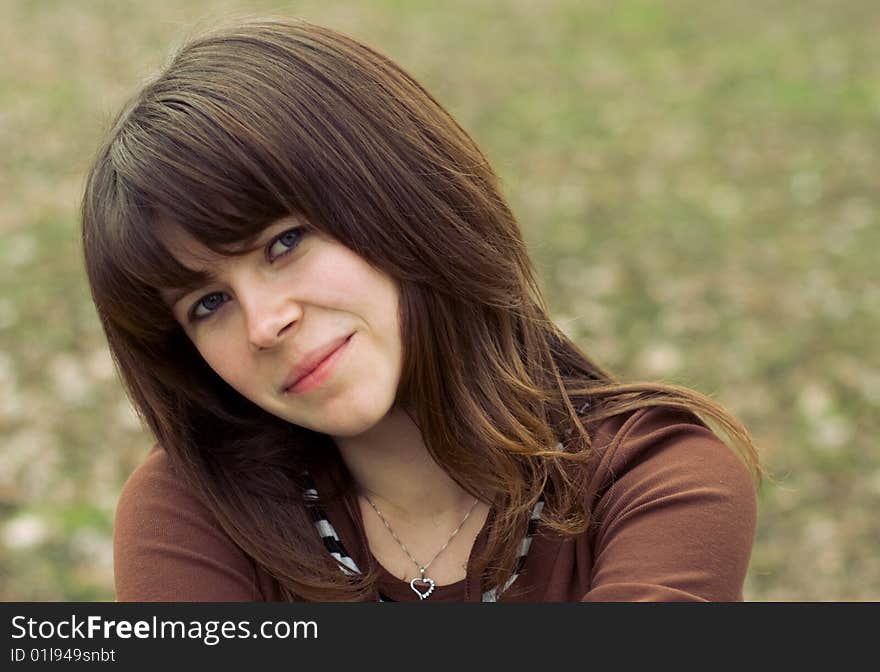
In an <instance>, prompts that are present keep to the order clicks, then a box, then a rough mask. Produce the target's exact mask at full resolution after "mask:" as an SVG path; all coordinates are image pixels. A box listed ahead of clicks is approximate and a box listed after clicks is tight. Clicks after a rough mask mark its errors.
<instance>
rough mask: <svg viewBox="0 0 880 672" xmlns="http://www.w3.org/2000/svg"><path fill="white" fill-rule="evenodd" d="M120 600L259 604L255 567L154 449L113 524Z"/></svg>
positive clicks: (123, 497)
mask: <svg viewBox="0 0 880 672" xmlns="http://www.w3.org/2000/svg"><path fill="white" fill-rule="evenodd" d="M113 556H114V574H115V579H116V597H117V600H120V601H169V602H170V601H186V602H190V601H192V602H196V601H249V600H254V599H257V589H256V580H255V567H254V564H253V562H252V561H251V560H250V558H249V557H248V556H247V555H245V553H244V552H243V551H242V550H241V549H240V548H239V547H238V546H237V545H236V544H235V543H234V542H233V541H232V540H231V539H230V538H229V536H228V535H226V534H225V533H224V532H223V530H222V528H221V526H220V524H219V523H218V521H217V519H216V517H215V516H214V515H213V514H212V513H211V511H210V510H209V509H208V508H207V507H206V506H205V505H204V504H203V503H202V502H201V501H200V500H199V498H198V497H197V496H196V495H195V493H194V492H192V490H191V489H189V488H188V487H187V486H186V484H185V482H184V481H183V480H182V479H181V478H180V477H179V476H178V474H177V473H176V472H175V470H174V468H173V466H172V464H171V460H170V459H169V457H168V455H167V454H166V453H165V451H164V450H162V449H161V448H159V447H154V448H153V450H152V451H151V452H150V453H149V455H148V456H147V457H146V458H145V459H144V461H143V462H142V463H141V464H140V465H139V466H138V467H137V468H136V469H135V471H134V472H132V474H131V476H129V478H128V480H127V481H126V483H125V485H124V486H123V488H122V492H121V493H120V496H119V500H118V502H117V505H116V516H115V520H114V524H113Z"/></svg>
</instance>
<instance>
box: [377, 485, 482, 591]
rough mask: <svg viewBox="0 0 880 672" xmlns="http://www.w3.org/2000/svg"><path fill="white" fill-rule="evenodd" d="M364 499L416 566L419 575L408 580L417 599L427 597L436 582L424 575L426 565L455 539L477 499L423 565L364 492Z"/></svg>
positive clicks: (428, 565) (474, 506) (429, 564)
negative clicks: (439, 547)
mask: <svg viewBox="0 0 880 672" xmlns="http://www.w3.org/2000/svg"><path fill="white" fill-rule="evenodd" d="M364 499H366V500H367V503H368V504H369V505H370V506H371V507H373V511H375V512H376V515H377V516H379V518H380V519H381V521H382V522H383V523H384V524H385V529H387V530H388V532H389V534H391V536H392V537H393V538H394V541H396V542H397V545H398V546H400V547H401V548H402V549H403V552H404V553H406V555H407V557H409V559H410V560H412V562H413V564H414V565H415V566H416V567H417V568H418V570H419V576H417V577H415V578H414V579H412V581H410V582H409V586H410V588H412V589H413V591H414V592H415V593H416V595H418V596H419V599H421V600H426V599H428V597H429V596H430V595H431V593H433V592H434V587H435V585H436V584H435V583H434V580H433V579H431V578H429V577H427V576H425V571H426V570H427V569H428V567H430V566H431V563H432V562H434V560H436V559H437V557H438V556H439V555H440V554H441V553H442V552H443V551H445V550H446V548H447V547H448V546H449V544H451V543H452V540H453V539H455V535H456V534H458V531H459V530H460V529H461V528H462V526H463V525H464V524H465V522H466V521H467V519H468V518H470V515H471V513H472V512H473V510H474V509H475V508H476V506H477V503H478V502H479V500H478V499H474V503H473V504H471V508H469V509H468V512H467V513H466V514H464V518H462V519H461V522H460V523H459V524H458V527H456V528H455V531H454V532H453V533H452V534H451V535H450V537H449V539H447V540H446V543H445V544H443V547H442V548H441V549H440V550H439V551H437V552H436V553H435V554H434V557H433V558H431V559H430V560H428V562H426V563H425V564H424V565H422V564H420V563H419V561H418V560H416V559H415V558H414V557H413V555H412V553H410V552H409V549H408V548H407V547H406V545H405V544H404V543H403V542H402V541H401V540H400V539H399V538H398V536H397V535H396V534H394V530H393V529H391V524H390V523H389V522H388V520H387V519H386V518H385V516H383V515H382V512H381V511H379V508H378V507H377V506H376V505H375V504H373V500H372V499H370V498H369V497H368V496H367V495H366V494H364ZM416 584H419V585H418V586H417V585H416Z"/></svg>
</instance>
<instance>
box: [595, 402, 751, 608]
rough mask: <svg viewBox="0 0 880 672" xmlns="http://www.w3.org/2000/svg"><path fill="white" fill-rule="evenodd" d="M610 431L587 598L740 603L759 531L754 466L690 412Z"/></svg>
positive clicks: (640, 415)
mask: <svg viewBox="0 0 880 672" xmlns="http://www.w3.org/2000/svg"><path fill="white" fill-rule="evenodd" d="M602 425H603V426H602V427H600V428H599V430H598V431H596V432H595V433H594V449H595V458H594V459H595V471H594V472H592V480H591V483H590V486H589V493H588V502H587V504H588V507H589V508H590V510H591V513H592V525H591V532H590V536H591V538H592V540H593V542H592V543H593V548H594V553H595V557H596V565H595V567H594V576H593V588H592V590H591V591H590V593H589V594H588V595H587V597H586V598H585V599H593V600H626V601H628V600H639V599H648V600H680V599H686V600H689V599H699V600H713V601H737V600H741V599H742V587H743V581H744V579H745V575H746V571H747V567H748V563H749V558H750V554H751V548H752V544H753V542H754V535H755V528H756V522H757V498H756V492H755V484H754V481H753V478H752V474H751V471H750V470H749V468H748V467H747V466H746V464H745V462H744V461H743V460H742V459H741V458H740V456H739V455H738V454H737V453H735V452H734V451H733V450H732V449H731V448H729V447H728V446H727V445H726V444H725V443H724V442H723V441H721V439H719V438H718V437H717V436H716V435H715V434H714V433H713V432H712V431H711V430H710V429H709V428H708V427H707V426H706V425H705V424H703V423H702V422H701V421H700V419H699V418H697V416H695V415H694V414H692V413H689V412H687V411H682V410H678V409H675V408H671V407H652V408H649V409H641V410H638V411H635V412H632V413H630V414H626V415H625V417H616V418H610V419H608V420H606V421H605V422H603V423H602Z"/></svg>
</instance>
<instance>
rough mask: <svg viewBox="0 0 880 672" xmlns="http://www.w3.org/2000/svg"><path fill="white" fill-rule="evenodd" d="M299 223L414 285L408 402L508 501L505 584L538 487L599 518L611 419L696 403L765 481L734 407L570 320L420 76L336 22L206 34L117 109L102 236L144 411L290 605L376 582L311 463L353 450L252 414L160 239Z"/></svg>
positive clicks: (498, 559)
mask: <svg viewBox="0 0 880 672" xmlns="http://www.w3.org/2000/svg"><path fill="white" fill-rule="evenodd" d="M293 213H295V214H298V215H301V216H302V218H303V219H304V220H305V221H306V222H308V224H309V225H310V226H313V227H315V229H317V230H320V231H321V232H323V233H325V234H328V235H330V236H332V237H333V238H334V239H336V240H338V241H339V242H341V243H342V244H344V245H346V246H347V247H349V248H350V249H352V250H353V251H355V252H356V253H357V254H358V255H360V256H361V257H362V258H363V259H365V260H366V261H367V262H369V263H371V264H372V265H374V266H375V267H377V268H378V269H380V270H382V271H384V272H386V273H387V274H388V275H390V276H391V277H392V278H394V279H395V280H396V282H397V283H398V285H399V288H400V310H401V316H400V317H401V331H402V333H401V338H402V342H403V346H404V362H403V375H402V380H401V385H400V389H399V392H398V398H399V401H400V403H401V404H402V405H403V406H404V407H405V408H407V409H408V410H409V412H411V414H412V416H413V419H414V420H415V422H416V423H417V425H418V426H419V428H420V430H421V432H422V434H423V436H424V440H425V443H426V445H427V447H428V450H429V451H430V452H431V454H432V455H433V457H434V459H435V460H436V461H437V462H438V463H439V464H440V465H441V466H442V467H443V468H444V469H445V470H446V471H447V472H448V473H449V474H450V476H451V477H452V478H454V479H455V480H456V482H458V483H459V484H460V485H461V486H462V487H463V488H465V489H466V490H467V491H469V492H471V493H472V494H474V495H475V496H478V497H480V498H481V499H483V500H484V501H487V502H489V503H491V504H492V505H493V507H494V511H495V518H494V524H493V527H492V532H491V534H490V539H489V543H488V545H487V548H486V552H485V553H484V554H483V556H482V565H481V566H482V568H483V573H484V577H485V581H486V582H487V584H488V585H490V586H498V585H503V584H504V582H505V580H506V579H507V577H509V576H510V575H511V573H512V572H513V569H514V564H515V559H516V553H517V550H518V549H517V546H518V544H517V543H516V541H517V540H518V539H519V538H520V536H521V535H522V533H523V530H524V528H525V525H526V523H527V518H528V514H529V511H530V510H531V508H532V506H533V504H534V503H535V502H536V501H537V499H538V498H539V497H541V496H543V497H544V498H545V507H544V509H543V521H544V523H545V525H546V526H547V527H548V529H550V530H553V531H555V532H558V533H561V534H577V533H579V532H582V531H584V530H585V529H586V527H587V525H588V523H589V520H590V511H589V510H586V508H585V504H584V502H583V496H582V492H583V489H584V487H585V485H586V482H587V478H588V477H589V474H588V473H587V471H588V470H587V468H586V465H587V464H588V462H589V460H590V458H591V455H592V454H593V446H592V438H591V428H592V427H594V426H595V425H596V423H598V422H599V421H600V420H602V419H604V418H607V417H610V416H612V415H616V414H619V413H627V412H631V411H634V410H636V409H640V408H645V407H649V406H657V405H666V406H674V407H677V408H681V409H687V410H689V411H692V412H694V413H695V414H697V415H698V416H699V417H700V418H701V419H703V421H704V422H706V423H707V424H711V425H714V426H715V427H716V428H717V429H718V430H720V431H721V433H722V434H723V435H724V438H726V439H727V440H728V442H729V443H730V444H731V445H732V446H733V447H734V448H736V449H738V451H739V452H740V454H741V455H742V457H743V458H744V460H745V461H746V462H747V464H748V465H749V466H750V467H751V469H752V470H753V472H754V474H755V476H756V477H758V478H760V467H759V462H758V458H757V453H756V451H755V449H754V446H753V445H752V443H751V441H750V439H749V436H748V434H747V432H746V430H745V429H744V428H743V427H742V425H741V424H740V423H739V422H738V421H737V420H736V419H735V418H733V417H732V416H731V415H730V414H728V413H727V412H726V411H725V410H724V409H723V408H722V407H720V406H719V405H718V404H717V403H715V402H714V401H713V400H711V399H710V398H708V397H706V396H704V395H702V394H699V393H697V392H694V391H692V390H688V389H685V388H681V387H676V386H671V385H665V384H651V383H640V384H621V383H619V382H617V381H615V380H614V379H613V378H612V376H611V375H610V374H609V373H607V372H605V371H603V370H602V369H601V368H600V367H599V366H598V365H597V364H596V363H594V362H593V361H592V360H591V359H590V358H589V357H587V356H586V355H585V354H584V353H583V352H582V351H581V349H580V348H579V347H578V346H577V345H575V344H574V343H573V342H572V341H571V340H570V339H568V338H567V337H566V336H565V335H564V334H563V333H562V332H561V331H560V329H559V328H558V327H557V326H556V325H555V324H554V323H553V321H552V320H551V319H550V317H549V311H548V309H547V307H546V305H545V303H544V301H543V299H542V298H541V294H540V291H539V289H538V285H537V282H536V278H535V274H534V270H533V267H532V265H531V262H530V260H529V257H528V254H527V251H526V247H525V245H524V242H523V238H522V236H521V233H520V230H519V227H518V224H517V222H516V220H515V218H514V216H513V214H512V213H511V211H510V209H509V207H508V205H507V203H506V202H505V199H504V197H503V196H502V194H501V192H500V189H499V185H498V180H497V178H496V176H495V174H494V173H493V171H492V169H491V168H490V166H489V164H488V163H487V161H486V159H485V157H484V156H483V154H482V153H481V152H480V150H479V149H478V147H477V146H476V144H475V143H474V142H473V140H472V139H471V138H470V137H469V136H468V134H467V133H466V132H465V131H464V130H463V129H462V128H461V127H460V126H459V125H458V124H457V123H456V122H455V121H454V119H453V118H452V117H451V116H450V115H449V114H448V113H447V112H446V110H445V109H444V108H443V107H442V106H441V105H440V104H439V103H438V102H437V101H436V100H435V99H434V98H433V97H432V96H431V94H429V93H428V92H427V91H426V90H425V89H424V88H422V86H421V85H420V84H419V83H418V82H416V81H415V80H414V79H413V78H412V77H411V76H409V75H408V74H407V73H406V72H405V71H404V70H403V69H401V68H400V67H399V66H398V65H397V64H395V63H394V62H392V61H391V60H389V59H388V58H387V57H385V56H383V55H381V54H379V53H377V52H376V51H374V50H373V49H371V48H370V47H367V46H365V45H363V44H361V43H359V42H357V41H355V40H353V39H351V38H350V37H346V36H344V35H341V34H339V33H336V32H334V31H331V30H329V29H326V28H322V27H319V26H316V25H312V24H309V23H306V22H301V21H285V20H262V21H252V22H246V23H243V24H239V25H237V26H234V27H230V28H226V29H222V30H215V31H213V32H211V33H209V34H206V35H203V36H201V37H199V38H197V39H192V40H190V41H189V42H188V44H186V45H185V46H184V47H183V48H182V49H181V50H179V51H178V52H177V53H176V54H175V55H174V56H173V58H172V59H171V61H170V63H169V65H167V67H165V68H164V70H163V71H162V72H161V73H160V74H159V75H158V76H157V77H156V78H155V79H153V80H152V81H150V82H149V83H147V84H146V85H145V86H144V87H143V88H142V90H141V91H140V92H139V93H137V95H136V96H135V97H134V98H133V100H131V101H130V102H129V103H128V104H127V105H126V106H125V108H124V109H123V110H122V112H121V113H120V114H119V116H118V118H117V120H116V122H115V124H114V126H113V128H112V129H111V130H110V132H109V133H108V136H107V139H106V141H105V143H104V144H103V146H102V147H101V148H100V149H99V151H98V153H97V156H96V158H95V160H94V164H93V166H92V168H91V171H90V173H89V176H88V181H87V186H86V190H85V196H84V200H83V244H84V251H85V260H86V268H87V271H88V277H89V281H90V284H91V289H92V294H93V298H94V301H95V305H96V306H97V309H98V313H99V315H100V318H101V321H102V324H103V327H104V329H105V331H106V334H107V339H108V342H109V346H110V349H111V352H112V354H113V356H114V359H115V361H116V365H117V367H118V370H119V371H120V374H121V376H122V379H123V381H124V384H125V386H126V389H127V391H128V393H129V395H130V397H131V399H132V401H133V403H134V405H135V407H136V409H137V410H138V412H139V413H140V415H141V416H142V418H143V419H144V420H145V422H146V423H147V425H148V427H149V428H150V430H151V431H152V432H153V434H154V435H155V437H156V439H157V441H158V442H159V443H160V444H161V446H162V447H163V448H164V450H165V451H166V452H167V453H168V455H169V457H170V459H171V461H172V464H173V465H174V466H175V468H176V469H177V470H178V471H179V473H180V476H181V478H183V479H185V480H186V482H188V483H189V484H190V485H191V486H192V487H193V488H194V489H195V491H196V492H197V493H199V495H200V496H201V498H202V499H203V500H204V501H205V503H206V505H207V506H208V507H210V509H211V510H212V512H213V513H214V514H215V515H216V517H217V520H218V522H219V524H220V525H221V526H222V527H223V529H224V530H225V531H226V532H227V533H228V534H229V536H230V537H231V538H232V539H233V540H234V541H235V542H236V543H237V544H238V545H239V546H240V547H241V548H242V549H243V550H244V551H245V552H247V553H248V554H249V555H250V556H252V557H253V558H254V560H255V561H256V562H257V563H259V564H260V565H261V566H262V567H263V568H265V570H266V571H268V572H269V573H270V574H271V575H272V576H274V577H275V578H276V579H277V581H278V582H279V584H280V586H281V588H282V591H283V594H284V595H285V596H286V597H288V598H290V599H304V600H325V601H329V600H357V599H364V598H365V597H366V596H368V595H370V594H372V593H371V591H372V590H373V585H374V583H373V582H374V580H375V576H374V575H369V574H368V575H364V576H354V577H352V576H347V575H346V574H344V573H342V572H340V571H339V567H338V565H336V563H335V562H334V561H333V560H332V558H331V557H330V556H329V555H328V554H327V553H326V552H324V549H323V546H322V545H321V543H320V540H319V538H318V536H317V535H316V534H315V531H314V527H313V525H312V524H311V519H310V517H309V514H308V511H307V509H306V508H305V506H304V504H303V500H302V490H303V487H304V485H303V483H302V481H301V478H300V475H301V473H302V472H303V471H304V470H305V469H308V468H310V467H314V466H315V465H316V463H317V462H319V461H321V460H325V459H329V458H328V455H330V454H332V453H333V451H332V450H328V449H327V448H328V445H329V446H332V443H330V442H329V439H328V438H327V437H325V436H322V435H319V434H316V433H314V432H311V431H309V430H306V429H303V428H300V427H297V426H294V425H292V424H290V423H288V422H286V421H284V420H281V419H279V418H277V417H275V416H273V415H270V414H268V413H267V412H265V411H263V410H262V409H260V408H259V407H257V406H256V405H254V404H252V403H250V402H249V401H248V400H246V399H244V398H243V397H242V396H240V395H239V394H238V393H237V392H235V391H234V390H232V389H231V388H230V387H229V386H228V385H226V383H225V382H223V381H222V380H221V379H220V378H219V376H217V375H216V374H215V373H214V372H213V371H212V370H211V369H210V368H209V367H208V366H207V364H206V363H205V362H204V360H202V358H201V357H200V355H199V354H198V352H197V351H196V349H195V348H194V346H193V345H192V343H191V342H190V341H189V339H188V338H187V337H186V335H185V334H184V333H183V330H182V329H181V327H180V326H179V325H178V324H177V322H176V321H175V320H174V319H173V317H172V316H171V314H170V311H169V309H168V308H167V307H166V306H165V305H164V304H163V302H162V301H161V300H160V298H159V294H158V288H160V287H186V286H191V285H193V284H194V283H196V282H199V281H200V280H203V278H201V277H200V276H199V274H198V273H195V272H193V271H192V270H190V269H187V268H185V267H183V266H181V265H180V264H179V263H178V262H177V261H176V260H175V258H174V256H173V255H172V254H170V253H169V252H168V250H166V249H165V247H164V246H163V243H162V241H161V239H160V237H159V236H158V235H157V229H158V228H159V225H160V223H167V222H170V223H173V224H174V225H175V226H178V227H180V228H181V229H183V230H184V231H185V232H187V233H189V234H190V235H191V236H192V237H193V238H195V239H196V240H198V241H200V242H201V243H203V244H204V245H205V246H207V247H209V248H210V249H212V250H215V251H217V252H220V253H223V254H233V253H234V252H233V251H232V250H231V248H232V247H233V246H234V245H235V244H237V243H240V242H241V241H243V240H246V239H249V238H251V237H252V236H254V235H256V234H258V233H259V232H260V231H261V230H262V229H263V228H264V227H265V226H267V225H268V224H270V223H271V222H273V221H275V220H277V219H278V218H280V217H283V216H285V215H289V214H293ZM560 443H561V444H562V445H561V449H560V447H559V444H560ZM331 494H332V493H330V494H328V493H321V495H322V496H327V497H329V496H331Z"/></svg>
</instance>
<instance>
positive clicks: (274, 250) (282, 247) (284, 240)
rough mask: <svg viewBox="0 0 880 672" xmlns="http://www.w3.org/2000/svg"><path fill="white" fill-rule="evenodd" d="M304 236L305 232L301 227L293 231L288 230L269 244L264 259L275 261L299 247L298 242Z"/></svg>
mask: <svg viewBox="0 0 880 672" xmlns="http://www.w3.org/2000/svg"><path fill="white" fill-rule="evenodd" d="M304 235H305V231H303V227H301V226H298V227H296V228H294V229H288V230H287V231H285V232H284V233H282V234H281V235H280V236H278V237H277V238H275V239H273V240H272V242H271V243H269V245H268V247H267V248H266V258H267V259H268V260H269V261H275V260H276V259H279V258H280V257H283V256H284V255H285V254H287V253H288V252H290V251H291V250H292V249H294V248H295V247H296V246H297V245H299V242H300V240H302V238H303V236H304Z"/></svg>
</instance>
